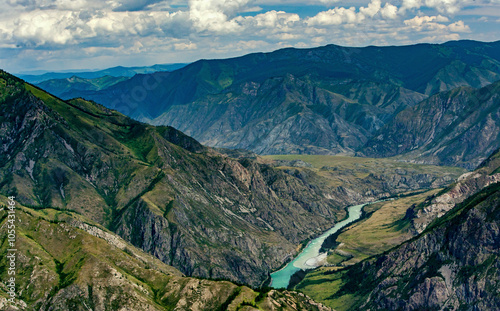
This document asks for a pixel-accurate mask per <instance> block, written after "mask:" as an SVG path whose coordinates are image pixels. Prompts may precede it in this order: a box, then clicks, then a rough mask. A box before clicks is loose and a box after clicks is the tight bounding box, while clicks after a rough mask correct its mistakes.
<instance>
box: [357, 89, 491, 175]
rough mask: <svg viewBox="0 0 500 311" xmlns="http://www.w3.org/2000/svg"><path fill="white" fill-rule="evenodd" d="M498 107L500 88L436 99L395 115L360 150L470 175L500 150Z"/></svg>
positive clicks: (457, 91) (457, 92)
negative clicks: (448, 167) (459, 169)
mask: <svg viewBox="0 0 500 311" xmlns="http://www.w3.org/2000/svg"><path fill="white" fill-rule="evenodd" d="M499 103H500V82H496V83H493V84H491V85H488V86H486V87H484V88H481V89H471V88H467V87H461V88H457V89H454V90H452V91H450V92H444V93H439V94H437V95H435V96H432V97H431V98H429V99H427V100H425V101H423V102H421V103H420V104H418V105H416V106H414V107H409V108H406V109H405V110H404V111H402V112H400V113H399V114H397V115H396V117H395V118H394V119H393V120H392V121H390V122H389V123H388V124H386V125H385V126H384V127H382V128H381V129H380V130H379V131H378V132H377V133H375V135H374V137H373V138H371V139H370V140H369V141H368V142H367V143H366V145H365V146H364V147H363V148H362V149H361V150H362V152H363V153H364V154H365V155H367V156H380V157H387V156H395V155H401V158H402V159H406V160H409V161H412V162H416V163H432V164H439V165H458V166H462V167H465V168H467V169H474V168H475V167H477V166H478V165H479V164H480V163H481V162H482V161H483V160H485V158H486V157H487V156H488V155H489V154H491V153H492V152H493V151H494V150H496V149H497V148H498V147H499V146H500V135H499V133H500V110H499V109H500V108H499V107H500V105H499Z"/></svg>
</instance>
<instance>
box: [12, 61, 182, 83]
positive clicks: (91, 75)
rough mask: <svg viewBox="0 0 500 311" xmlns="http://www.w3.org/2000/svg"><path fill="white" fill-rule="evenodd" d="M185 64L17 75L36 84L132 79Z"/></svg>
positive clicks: (177, 67)
mask: <svg viewBox="0 0 500 311" xmlns="http://www.w3.org/2000/svg"><path fill="white" fill-rule="evenodd" d="M186 65H187V64H181V63H178V64H157V65H153V66H143V67H123V66H117V67H112V68H107V69H102V70H88V71H85V70H78V71H64V72H45V73H42V74H19V75H18V77H20V78H21V79H23V80H25V81H27V82H30V83H33V84H37V83H41V82H43V81H47V80H52V79H68V78H71V77H79V78H82V79H96V78H101V77H104V76H112V77H132V76H134V75H136V74H139V73H142V74H144V73H153V72H157V71H172V70H176V69H179V68H182V67H184V66H186Z"/></svg>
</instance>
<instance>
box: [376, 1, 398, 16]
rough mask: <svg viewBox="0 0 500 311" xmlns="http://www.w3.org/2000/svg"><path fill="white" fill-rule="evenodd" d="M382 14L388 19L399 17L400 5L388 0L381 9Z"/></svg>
mask: <svg viewBox="0 0 500 311" xmlns="http://www.w3.org/2000/svg"><path fill="white" fill-rule="evenodd" d="M380 14H381V15H382V17H383V18H386V19H395V18H396V17H398V7H397V6H395V5H392V4H390V3H389V2H387V3H386V4H385V5H384V7H383V8H382V9H381V10H380Z"/></svg>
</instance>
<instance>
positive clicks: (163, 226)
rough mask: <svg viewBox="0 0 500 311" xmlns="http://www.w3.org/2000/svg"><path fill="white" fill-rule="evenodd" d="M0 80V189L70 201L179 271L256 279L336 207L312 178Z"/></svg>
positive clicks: (23, 197) (40, 202) (50, 202)
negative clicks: (225, 153)
mask: <svg viewBox="0 0 500 311" xmlns="http://www.w3.org/2000/svg"><path fill="white" fill-rule="evenodd" d="M0 81H1V82H2V88H1V93H0V99H1V100H2V101H1V106H0V107H1V111H2V116H1V118H2V119H1V122H2V135H0V140H1V141H0V143H1V145H2V150H4V152H3V153H2V154H1V155H0V166H1V170H0V178H1V179H0V187H1V188H0V191H1V192H2V193H4V194H8V195H16V196H17V197H18V199H19V201H20V202H21V203H23V204H27V205H30V206H38V207H47V206H54V207H58V208H65V209H69V210H72V211H76V212H79V213H81V214H83V215H85V216H87V217H89V218H90V219H92V220H93V221H96V222H98V223H100V224H103V225H105V226H107V227H109V228H112V229H113V230H115V231H116V232H118V233H120V234H121V235H122V236H123V237H124V238H125V239H126V240H128V241H131V242H132V243H133V244H135V245H136V246H139V247H141V248H142V249H144V250H146V251H147V252H150V253H152V254H154V255H155V256H157V257H158V258H159V259H161V260H162V261H164V262H166V263H168V264H171V265H173V266H175V267H177V268H179V269H180V270H181V271H182V272H183V273H186V274H189V275H196V276H204V277H214V278H225V279H231V280H237V281H240V282H246V283H247V284H251V285H254V286H258V285H260V283H261V282H262V281H264V280H265V278H266V276H267V273H268V271H270V270H272V269H275V268H277V267H278V266H279V265H280V264H281V263H282V260H283V258H285V257H286V256H288V254H289V253H293V252H294V251H295V248H296V245H297V244H299V243H300V241H302V240H304V239H306V238H308V237H309V236H310V235H313V234H315V233H317V232H319V231H320V230H322V229H325V228H327V227H328V226H330V224H331V223H332V222H334V221H335V220H336V219H338V218H341V217H343V215H344V213H345V212H344V211H343V210H342V209H340V207H339V206H335V204H334V202H332V201H331V200H329V199H327V197H328V196H327V195H326V193H324V190H322V189H320V188H318V187H314V186H312V185H309V184H307V183H305V182H304V181H302V180H300V179H299V178H296V177H293V176H291V175H288V174H286V173H284V172H281V171H278V170H274V169H272V168H270V167H268V166H265V165H260V164H257V163H255V162H252V161H249V160H241V161H235V160H231V159H229V158H227V157H224V156H221V155H220V154H216V153H212V151H210V150H208V149H206V148H204V147H203V146H201V145H200V144H199V143H198V142H196V141H195V140H193V139H191V138H189V137H187V136H185V135H184V134H182V133H180V132H178V131H176V130H174V129H173V128H167V127H159V128H155V127H152V126H147V125H144V124H141V123H139V122H136V121H133V120H131V119H129V118H127V117H125V116H123V115H121V114H119V113H117V112H115V111H111V110H108V109H106V108H104V107H102V106H98V105H95V104H92V103H90V102H86V101H83V100H79V99H77V100H74V101H71V102H68V103H66V102H63V101H60V100H58V99H57V98H55V97H53V96H51V95H49V94H47V93H45V92H43V91H41V90H38V89H36V88H34V87H32V86H29V85H25V84H23V82H22V81H20V80H18V79H16V78H15V77H13V76H10V75H8V74H6V73H2V76H1V79H0ZM28 90H29V91H28ZM33 94H35V95H36V96H34V95H33Z"/></svg>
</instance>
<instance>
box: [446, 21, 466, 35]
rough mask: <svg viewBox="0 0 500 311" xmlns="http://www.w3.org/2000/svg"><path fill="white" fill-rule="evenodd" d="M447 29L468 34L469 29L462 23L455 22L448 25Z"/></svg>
mask: <svg viewBox="0 0 500 311" xmlns="http://www.w3.org/2000/svg"><path fill="white" fill-rule="evenodd" d="M448 29H449V30H450V31H452V32H470V27H469V26H467V25H465V23H464V22H463V21H457V22H454V23H452V24H450V25H448Z"/></svg>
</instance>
